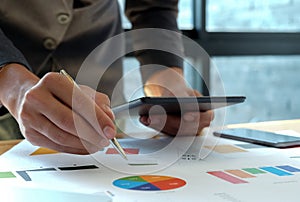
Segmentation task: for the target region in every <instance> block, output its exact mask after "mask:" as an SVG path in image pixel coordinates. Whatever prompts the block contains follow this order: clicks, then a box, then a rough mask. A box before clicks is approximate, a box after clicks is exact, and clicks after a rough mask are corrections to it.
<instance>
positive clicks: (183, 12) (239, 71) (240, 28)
mask: <svg viewBox="0 0 300 202" xmlns="http://www.w3.org/2000/svg"><path fill="white" fill-rule="evenodd" d="M119 2H120V5H121V7H122V9H123V10H124V0H119ZM299 8H300V0H264V1H261V0H243V1H240V0H179V16H178V24H179V27H180V29H181V30H182V33H183V34H184V35H186V36H188V37H189V38H191V39H193V40H195V41H196V42H197V43H199V44H200V45H201V46H202V47H203V48H204V49H205V50H206V51H207V52H208V54H209V55H210V57H211V61H210V62H207V61H206V62H203V61H199V59H197V58H195V57H193V56H192V55H186V57H187V61H190V62H191V63H192V64H193V66H197V68H199V69H201V72H202V76H203V77H204V80H205V83H206V85H204V82H203V81H202V80H201V79H199V78H194V77H193V75H194V74H193V72H191V71H189V70H187V71H186V72H185V73H186V77H187V80H188V81H190V82H191V83H192V84H193V86H194V87H195V88H197V89H199V90H200V91H201V92H203V93H204V94H206V95H207V94H208V93H209V94H210V95H218V91H217V89H218V87H219V86H220V85H221V81H220V80H219V79H218V77H217V74H216V72H215V71H211V68H210V65H211V64H212V63H213V64H214V65H215V66H216V67H217V69H218V71H219V74H220V76H221V78H222V82H223V85H224V88H225V93H226V94H227V95H244V96H246V97H247V100H246V102H245V103H244V104H241V105H236V106H232V107H229V108H228V109H227V115H226V120H225V123H226V124H231V123H244V122H258V121H270V120H283V119H295V118H299V117H300V78H299V77H300V15H299V14H298V13H299ZM123 27H124V29H126V30H128V29H130V28H131V25H130V22H128V20H127V19H126V17H125V15H124V13H123ZM124 63H125V65H124V68H125V71H127V72H128V71H131V70H132V69H135V68H136V69H138V66H139V64H138V62H137V61H136V59H135V58H134V57H127V58H126V59H125V61H124ZM186 66H188V65H187V64H186ZM187 69H188V68H187ZM137 82H141V80H140V76H139V74H138V73H137V74H133V75H130V79H128V81H126V86H125V90H126V91H127V92H128V93H126V94H127V96H128V97H127V99H129V100H131V99H134V98H135V97H139V96H142V95H143V94H142V90H141V89H138V90H137V91H135V89H134V88H135V86H136V83H137ZM132 91H135V92H134V94H132Z"/></svg>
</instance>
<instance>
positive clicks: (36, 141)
mask: <svg viewBox="0 0 300 202" xmlns="http://www.w3.org/2000/svg"><path fill="white" fill-rule="evenodd" d="M29 133H30V134H28V136H27V140H28V141H29V142H30V143H31V144H33V145H35V146H40V147H45V148H49V149H52V150H55V151H58V152H63V153H71V154H81V155H84V154H89V153H90V152H96V151H90V152H89V151H87V150H86V149H85V148H84V147H82V148H72V147H67V146H62V145H59V144H57V143H55V142H53V141H51V140H50V139H48V138H47V137H45V136H43V135H42V134H41V133H39V132H38V131H35V130H33V129H32V130H31V131H30V132H29Z"/></svg>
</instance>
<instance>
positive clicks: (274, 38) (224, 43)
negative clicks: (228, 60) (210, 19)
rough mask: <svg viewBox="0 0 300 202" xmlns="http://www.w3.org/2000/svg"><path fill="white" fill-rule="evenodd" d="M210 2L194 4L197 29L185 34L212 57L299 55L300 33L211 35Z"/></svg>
mask: <svg viewBox="0 0 300 202" xmlns="http://www.w3.org/2000/svg"><path fill="white" fill-rule="evenodd" d="M206 4H207V0H193V18H194V19H193V23H194V29H192V30H182V32H183V34H184V35H186V36H188V37H189V38H191V39H193V40H195V41H196V42H197V43H199V44H200V45H201V46H202V47H203V48H204V49H205V50H206V51H207V52H208V54H209V55H210V56H238V55H299V54H300V46H299V44H300V32H297V33H290V32H287V33H284V32H272V33H269V32H208V31H206V29H205V27H206V12H207V11H206Z"/></svg>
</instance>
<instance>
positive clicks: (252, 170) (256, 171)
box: [242, 168, 266, 175]
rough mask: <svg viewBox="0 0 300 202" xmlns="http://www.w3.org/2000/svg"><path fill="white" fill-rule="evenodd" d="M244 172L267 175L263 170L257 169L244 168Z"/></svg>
mask: <svg viewBox="0 0 300 202" xmlns="http://www.w3.org/2000/svg"><path fill="white" fill-rule="evenodd" d="M242 170H244V171H246V172H248V173H251V174H254V175H256V174H263V173H266V172H265V171H262V170H260V169H257V168H243V169H242Z"/></svg>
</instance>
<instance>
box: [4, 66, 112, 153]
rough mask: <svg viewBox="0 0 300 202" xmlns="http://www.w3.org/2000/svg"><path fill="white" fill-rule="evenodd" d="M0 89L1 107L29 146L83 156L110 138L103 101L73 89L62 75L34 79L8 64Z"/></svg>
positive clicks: (85, 90)
mask: <svg viewBox="0 0 300 202" xmlns="http://www.w3.org/2000/svg"><path fill="white" fill-rule="evenodd" d="M0 87H1V94H0V99H1V102H2V103H3V104H4V106H5V107H6V108H8V110H9V111H10V112H11V113H12V115H13V116H14V117H15V118H16V120H17V121H18V123H19V126H20V129H21V132H22V134H23V135H24V136H25V138H26V139H27V140H28V141H30V142H31V143H32V144H33V145H37V146H41V147H47V148H50V149H54V150H57V151H60V152H67V153H76V154H88V153H94V152H96V151H99V150H100V149H101V148H103V147H105V146H108V145H109V141H108V139H111V138H113V137H114V136H115V135H116V132H115V131H116V130H115V126H114V122H113V120H114V115H113V113H112V111H111V110H110V108H109V106H110V100H109V98H108V97H107V96H106V95H104V94H102V93H98V92H97V93H96V92H95V91H94V90H92V89H90V88H89V87H86V86H80V89H79V88H76V87H74V85H73V84H72V83H71V82H70V81H69V80H68V79H67V78H66V77H65V76H64V75H61V74H59V73H48V74H47V75H45V76H44V77H43V78H42V79H38V78H37V77H36V76H35V75H33V74H32V73H31V72H29V71H28V70H27V69H25V68H24V67H23V66H21V65H18V64H10V65H8V66H7V67H6V68H5V69H3V70H2V71H1V72H0ZM2 89H5V91H2ZM92 97H94V98H95V99H92ZM99 126H100V127H99Z"/></svg>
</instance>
